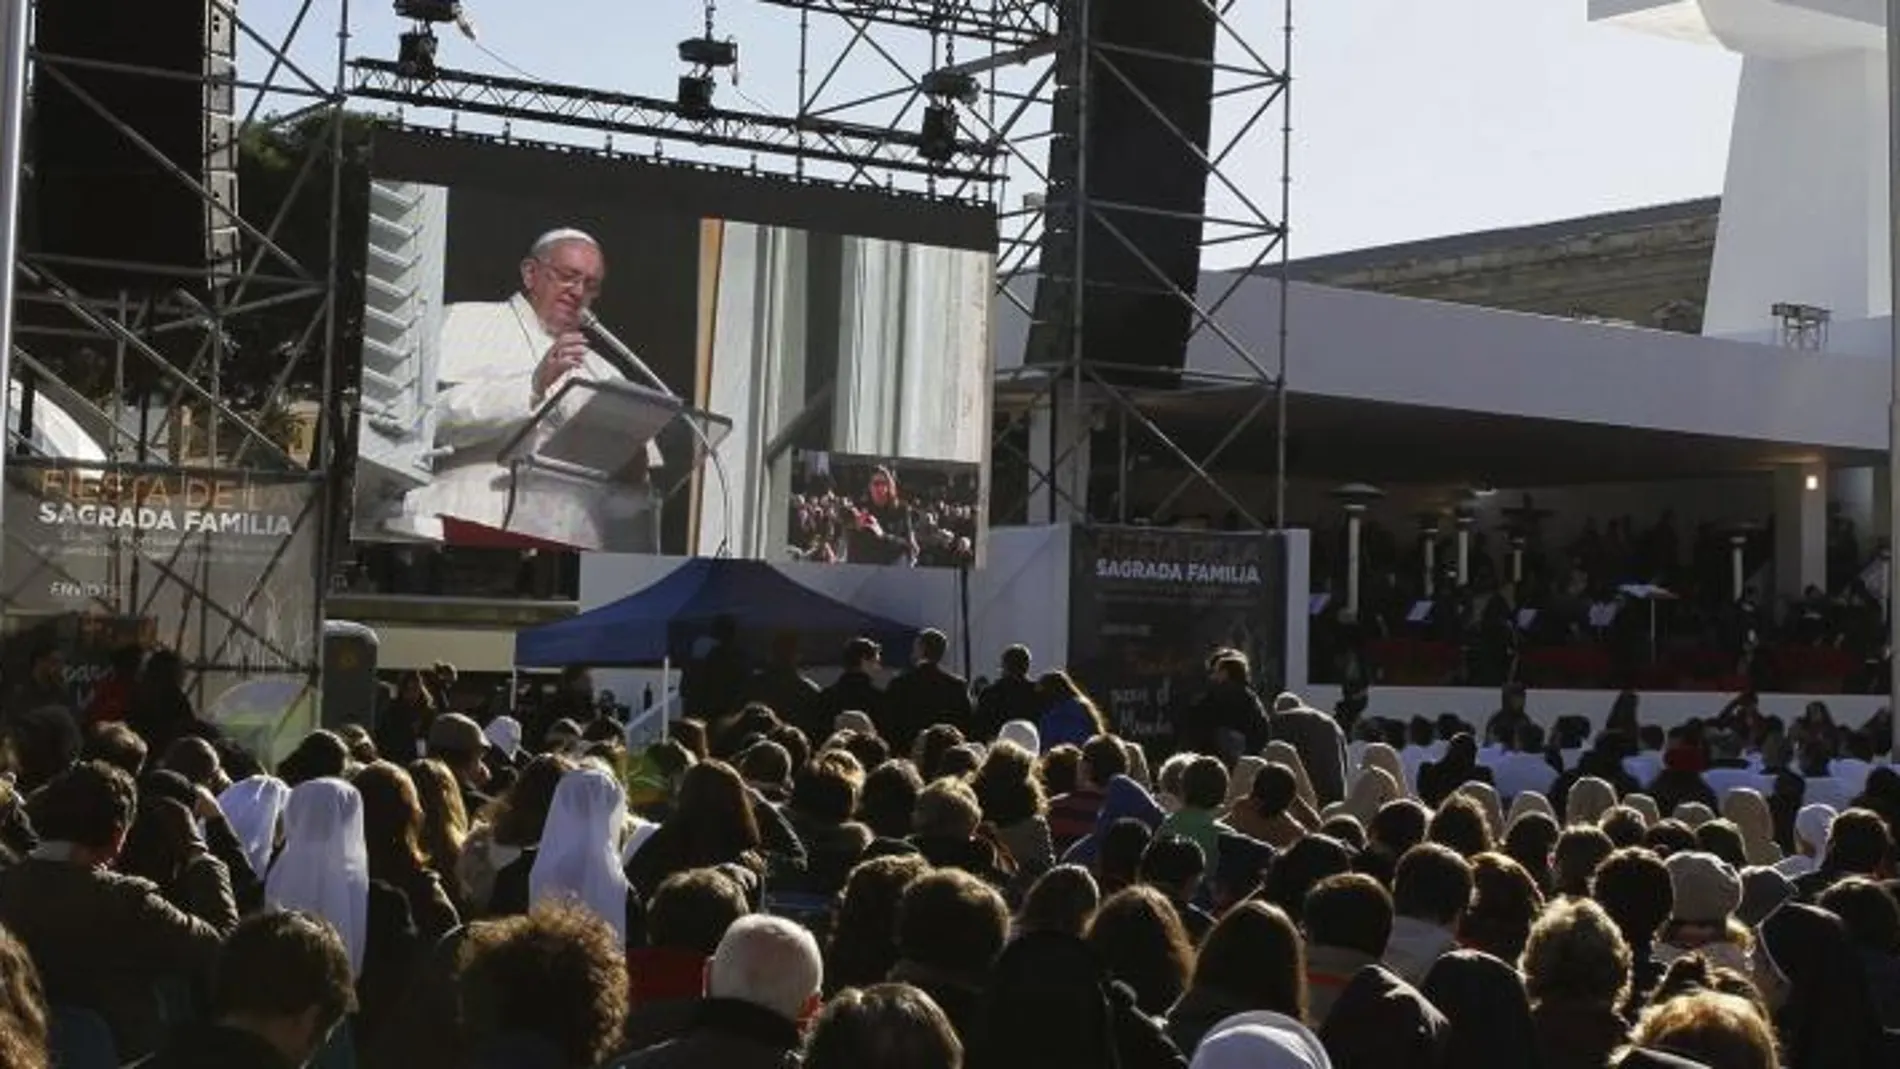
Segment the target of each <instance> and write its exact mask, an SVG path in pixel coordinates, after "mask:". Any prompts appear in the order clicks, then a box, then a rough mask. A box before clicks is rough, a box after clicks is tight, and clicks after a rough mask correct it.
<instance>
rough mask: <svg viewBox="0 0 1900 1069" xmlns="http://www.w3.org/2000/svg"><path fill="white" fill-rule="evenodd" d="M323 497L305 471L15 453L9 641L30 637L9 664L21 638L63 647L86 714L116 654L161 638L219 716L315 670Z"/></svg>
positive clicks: (5, 573) (5, 603) (6, 600)
mask: <svg viewBox="0 0 1900 1069" xmlns="http://www.w3.org/2000/svg"><path fill="white" fill-rule="evenodd" d="M321 501H322V487H321V484H320V483H319V482H318V481H316V480H315V479H313V478H312V477H311V476H309V475H304V474H299V473H294V472H292V473H285V474H282V475H276V474H260V473H255V472H230V473H217V472H201V471H186V470H180V469H158V468H149V467H139V468H133V467H129V466H123V465H121V466H106V465H97V464H73V463H71V462H65V461H60V462H47V461H39V460H33V459H26V458H21V459H14V460H10V461H9V462H8V464H7V469H6V524H5V530H4V537H5V551H4V554H3V555H0V577H3V581H4V588H0V613H4V615H5V630H6V632H7V633H8V634H9V635H11V636H16V637H28V636H31V637H30V638H29V640H28V641H27V642H14V641H9V643H8V646H9V650H8V653H9V668H10V669H12V668H14V667H15V663H14V662H15V661H16V659H17V658H18V657H19V656H21V650H20V647H22V646H24V645H30V644H35V643H37V642H39V641H50V642H53V643H55V644H57V645H58V646H59V647H60V648H61V650H62V652H64V654H65V657H66V661H67V672H68V682H69V683H70V684H71V685H72V687H73V700H74V703H75V706H76V707H77V708H81V709H83V708H84V707H85V705H86V703H87V702H88V701H89V700H90V693H91V691H92V689H93V687H94V686H95V685H96V684H97V682H98V680H99V678H101V677H102V676H103V675H104V674H105V671H106V669H107V665H108V662H109V660H110V657H111V655H112V653H113V651H114V650H117V649H119V648H121V647H123V646H126V645H130V644H133V643H137V644H139V645H142V646H145V647H147V648H152V647H164V648H166V649H170V650H173V651H175V652H177V653H178V655H179V656H180V657H181V658H183V659H184V661H185V663H186V664H187V665H188V666H191V667H193V668H195V669H198V670H199V672H202V673H203V677H204V678H203V680H202V682H203V684H204V685H203V686H202V687H201V688H198V691H197V692H198V694H199V701H200V704H201V708H200V715H203V716H206V717H207V718H209V719H222V716H221V712H220V709H219V708H218V707H217V706H218V703H219V702H220V701H221V700H222V699H224V698H225V697H226V695H227V693H229V692H233V691H238V690H240V689H242V688H241V687H240V684H241V683H242V682H243V681H244V680H246V679H251V678H254V677H258V676H277V677H301V678H307V677H308V675H309V673H310V672H311V671H312V670H313V669H314V667H315V665H316V663H317V660H318V652H319V648H320V644H321V636H322V624H321V621H320V620H319V618H318V616H317V612H318V602H317V597H318V576H317V569H318V567H319V564H318V560H319V554H318V546H319V538H320V533H319V529H320V527H321V524H320V523H319V519H320V517H319V515H318V509H319V508H320V507H321V504H320V502H321ZM15 678H17V677H15ZM251 689H255V688H251ZM245 700H248V699H245ZM226 711H227V712H228V710H226Z"/></svg>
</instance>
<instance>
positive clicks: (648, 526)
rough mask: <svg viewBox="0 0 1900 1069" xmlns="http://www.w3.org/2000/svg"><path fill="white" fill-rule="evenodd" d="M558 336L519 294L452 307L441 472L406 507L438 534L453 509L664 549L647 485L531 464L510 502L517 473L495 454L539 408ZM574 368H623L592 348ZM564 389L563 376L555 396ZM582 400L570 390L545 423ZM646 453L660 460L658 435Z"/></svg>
mask: <svg viewBox="0 0 1900 1069" xmlns="http://www.w3.org/2000/svg"><path fill="white" fill-rule="evenodd" d="M554 342H555V339H554V338H553V337H552V336H551V335H549V334H548V333H547V331H546V330H544V329H542V326H541V320H540V318H539V317H537V316H536V315H535V313H534V308H533V307H532V306H531V305H530V304H529V303H528V299H527V298H526V297H525V296H522V295H520V294H516V295H515V296H514V297H511V298H509V299H508V300H506V301H500V302H481V303H476V302H465V303H461V304H452V305H449V306H448V307H447V308H446V309H444V312H443V321H442V345H441V349H440V352H441V357H440V362H439V365H438V368H437V372H436V380H437V393H436V403H435V412H436V428H435V446H436V449H437V450H438V454H439V455H438V456H437V458H436V463H435V478H434V480H433V481H432V482H430V483H429V484H428V485H427V486H423V487H420V488H418V489H416V490H414V491H412V492H410V494H409V496H408V499H407V501H406V502H405V506H404V511H405V512H407V513H409V514H410V516H411V517H413V522H414V523H415V526H416V530H417V533H419V534H423V535H425V536H428V537H433V538H437V539H440V538H441V537H442V524H441V517H453V518H455V519H458V520H465V521H468V522H470V523H476V524H481V525H482V526H485V527H490V528H494V529H496V530H504V531H508V532H510V533H512V534H518V535H524V536H527V537H530V538H536V539H542V540H545V541H549V542H558V543H560V544H562V545H566V546H572V547H574V548H576V549H589V550H612V551H617V552H646V553H653V552H658V551H659V508H658V500H657V498H656V497H655V496H654V495H653V494H652V493H650V492H649V491H648V490H647V489H645V488H643V487H635V486H628V485H617V486H613V487H601V486H599V485H597V484H587V483H582V482H579V481H576V480H572V479H567V478H563V477H561V476H556V475H552V474H546V473H540V472H524V473H523V475H522V477H521V485H520V486H519V487H517V488H516V489H515V494H514V502H513V507H512V509H511V508H510V505H509V485H510V483H511V482H512V481H513V479H514V476H513V475H512V474H510V472H509V470H508V469H507V468H506V467H503V466H502V465H501V464H500V463H499V462H498V459H497V457H498V455H499V453H500V451H501V449H502V447H503V446H504V445H506V444H507V443H508V441H509V440H510V439H511V438H513V437H514V436H515V435H516V434H518V433H520V431H521V429H522V428H523V427H524V426H526V425H527V424H528V423H529V422H530V421H531V420H532V419H533V417H534V414H535V397H534V374H535V369H536V368H537V367H539V366H540V363H541V359H542V357H543V356H545V355H546V354H547V351H548V349H549V348H550V347H552V346H553V345H554ZM575 374H576V375H579V376H584V377H586V378H590V379H596V380H605V379H614V378H618V377H619V375H618V374H617V373H616V372H615V370H614V368H613V365H611V364H609V363H607V361H605V360H604V359H602V358H601V357H600V355H599V354H598V353H595V352H593V351H592V350H591V349H590V350H589V351H588V353H587V358H586V365H585V368H584V370H582V371H580V372H576V373H575ZM559 388H560V386H559V384H558V383H557V384H556V385H555V388H554V389H553V390H550V391H549V396H553V395H554V394H555V393H557V392H558V391H559ZM582 400H584V395H583V394H581V393H579V392H572V393H570V394H569V395H568V398H567V401H566V403H565V404H564V405H563V409H562V410H560V411H556V412H554V413H551V418H548V419H544V420H543V422H542V425H541V427H540V428H539V430H540V432H541V433H546V432H547V431H549V430H551V429H552V428H553V427H554V426H558V425H559V423H560V421H561V420H563V419H565V418H569V417H571V416H572V414H573V409H574V408H577V407H578V406H579V403H580V402H581V401H582ZM639 448H640V447H639V443H636V442H631V441H630V442H628V443H627V451H628V460H629V462H632V461H635V460H637V459H638V457H639ZM646 457H647V465H648V467H649V468H650V469H651V468H657V467H659V465H660V464H661V457H660V453H659V449H658V447H657V446H655V445H654V444H653V443H651V442H649V443H647V446H646Z"/></svg>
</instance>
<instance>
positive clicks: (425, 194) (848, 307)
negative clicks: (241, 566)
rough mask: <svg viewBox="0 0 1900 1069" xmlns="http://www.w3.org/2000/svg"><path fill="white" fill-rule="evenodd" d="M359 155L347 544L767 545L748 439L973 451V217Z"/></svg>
mask: <svg viewBox="0 0 1900 1069" xmlns="http://www.w3.org/2000/svg"><path fill="white" fill-rule="evenodd" d="M392 136H394V135H392ZM378 148H379V151H378V154H377V160H378V172H377V173H378V177H377V179H376V180H375V181H374V182H373V183H372V195H371V201H372V204H373V205H375V206H376V207H375V213H376V214H375V220H374V225H372V226H371V227H370V229H369V239H368V240H369V242H370V253H371V255H370V257H369V263H370V270H371V275H372V279H371V281H372V283H373V284H372V285H370V286H368V287H367V290H366V294H367V298H366V299H367V301H368V310H367V311H366V328H365V329H366V334H367V339H366V342H365V349H364V351H365V358H364V362H363V368H364V371H363V376H362V381H361V390H362V394H363V397H364V403H363V405H362V407H361V411H360V416H359V435H358V440H359V445H358V458H357V465H356V481H355V499H356V500H355V508H354V510H353V513H352V516H353V533H354V535H355V537H356V538H357V539H358V540H360V541H365V542H409V543H420V544H423V545H432V546H451V547H486V548H493V547H502V548H509V547H512V548H533V549H539V550H550V549H561V550H581V551H600V552H615V553H664V554H669V555H692V554H694V553H701V554H706V555H713V554H718V553H724V554H731V555H737V556H746V557H753V558H766V557H778V556H779V555H780V553H781V551H782V548H783V547H782V546H781V545H778V544H774V543H775V539H776V538H777V537H778V536H779V535H780V532H778V531H777V530H776V527H777V523H776V521H777V520H778V519H779V518H780V517H782V516H783V515H784V511H783V510H784V508H785V503H786V501H787V499H788V498H789V496H790V493H791V491H790V488H789V487H788V486H786V485H784V483H783V481H782V479H783V476H781V475H779V474H777V473H779V472H782V471H784V467H783V465H780V464H775V463H774V461H775V460H776V459H777V455H776V454H767V453H766V452H765V445H764V444H765V443H768V442H781V443H783V444H782V445H780V446H776V447H774V448H780V449H789V450H800V449H810V450H818V451H832V452H846V453H862V454H867V455H869V454H878V455H888V456H895V457H903V458H917V457H930V458H941V459H946V460H955V461H958V462H962V463H966V464H971V465H975V464H977V463H979V462H981V460H982V459H983V451H984V447H985V445H986V440H985V439H986V436H985V435H984V434H982V433H981V432H980V431H979V430H977V429H976V428H983V427H987V426H988V425H989V414H988V412H989V409H988V406H989V382H990V374H989V365H990V352H989V334H988V323H989V318H990V316H989V303H990V300H991V294H992V291H993V280H994V273H995V272H994V254H993V252H992V251H991V248H992V247H993V244H994V234H993V230H994V222H993V220H991V221H990V223H989V229H988V230H987V231H982V232H977V233H963V232H961V231H959V230H958V229H957V228H958V227H962V228H963V230H966V231H967V230H969V229H970V228H969V227H968V226H967V224H965V223H964V222H963V221H962V219H961V216H958V217H957V218H954V219H952V220H951V221H950V223H947V224H946V223H945V222H944V221H943V219H942V218H941V217H942V216H943V215H944V213H946V212H950V213H953V214H954V213H956V212H958V211H959V210H958V209H952V208H933V209H922V208H918V207H917V206H915V205H902V206H900V205H897V204H896V202H892V201H889V200H887V199H879V198H877V197H875V196H870V197H869V198H868V199H866V198H859V199H856V200H852V201H850V203H849V204H848V205H845V204H844V203H843V202H842V201H839V200H838V199H837V198H832V199H826V200H823V202H822V204H821V205H819V206H818V207H814V206H813V205H814V204H816V203H817V202H816V201H814V200H813V199H812V198H813V197H814V196H815V194H813V193H812V192H811V191H810V190H800V189H798V188H796V187H793V188H790V189H784V188H780V187H778V186H775V185H773V184H772V183H770V182H769V181H768V180H767V179H763V178H761V179H755V180H751V181H750V182H749V184H742V185H741V186H740V187H738V193H739V194H743V193H745V192H747V191H750V193H752V194H753V195H752V196H743V195H736V194H735V195H726V196H724V197H721V196H719V195H717V191H714V192H712V193H709V192H707V191H706V190H705V189H704V188H702V187H701V186H699V185H694V184H691V183H684V182H683V180H682V178H681V177H680V175H679V174H678V173H677V172H676V171H675V170H673V169H669V168H665V167H657V166H652V165H648V164H644V163H641V162H639V161H617V162H615V163H613V164H611V165H607V164H602V165H601V166H603V167H605V168H606V169H605V170H603V171H602V172H601V176H602V178H603V179H611V181H603V183H601V184H597V185H593V186H590V187H587V188H582V189H574V188H570V185H571V183H572V182H573V181H574V176H573V174H572V173H571V172H573V171H574V170H575V165H574V161H573V160H572V159H570V158H569V157H567V156H564V155H559V154H553V153H547V152H537V151H534V150H530V149H525V148H517V149H514V150H502V149H498V148H491V149H489V150H488V151H487V153H486V154H484V155H481V156H479V157H472V158H471V159H470V160H468V161H455V160H450V159H449V158H448V157H447V156H445V155H444V154H445V153H447V152H449V151H450V149H448V148H446V147H444V146H441V145H429V146H424V147H423V148H421V149H419V150H415V151H414V152H413V154H412V155H410V156H404V155H403V154H402V153H400V152H397V153H395V154H393V155H389V154H385V153H383V152H382V151H381V148H382V143H381V142H379V145H378ZM458 162H462V163H465V164H466V165H465V166H457V165H456V164H457V163H458ZM564 183H566V184H564ZM821 208H822V210H820V209H821ZM900 212H901V213H902V214H899V213H900ZM933 212H934V213H935V214H934V215H933ZM953 241H961V242H964V243H965V244H950V243H948V242H953ZM979 241H980V244H979ZM875 324H883V326H882V327H881V328H879V327H878V326H876V325H875ZM633 391H643V392H638V393H635V392H633ZM607 394H612V395H613V396H606V395H607ZM675 413H677V415H675ZM669 417H671V418H670V419H669ZM636 425H637V426H638V427H639V428H641V429H640V430H639V433H638V434H637V435H636V434H635V433H634V431H633V430H631V429H630V428H632V427H634V426H636ZM708 454H713V456H712V457H709V456H708ZM755 454H758V455H756V456H755ZM715 461H716V462H715ZM755 488H761V492H755ZM964 533H965V534H967V535H968V536H969V537H971V538H972V540H973V541H974V532H973V531H971V532H964ZM920 549H922V550H928V551H929V552H930V553H932V554H939V555H941V554H943V553H954V547H950V548H947V549H944V548H940V547H934V546H923V547H920Z"/></svg>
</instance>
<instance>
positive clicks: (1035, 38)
mask: <svg viewBox="0 0 1900 1069" xmlns="http://www.w3.org/2000/svg"><path fill="white" fill-rule="evenodd" d="M764 2H765V3H768V4H772V5H774V6H777V7H789V8H797V9H799V10H802V11H810V12H816V13H819V14H825V15H838V16H843V17H849V18H853V19H860V20H863V21H864V22H867V23H881V24H883V25H886V26H901V27H904V28H907V29H912V30H925V31H932V32H938V33H947V34H954V35H956V36H958V37H964V38H968V39H970V40H973V41H984V42H988V43H990V44H995V45H1003V46H1008V47H1017V48H1020V47H1023V46H1027V45H1033V44H1037V43H1039V42H1042V41H1046V40H1049V39H1050V38H1053V37H1054V36H1055V35H1056V18H1055V7H1054V5H1052V4H1050V3H1049V2H1048V0H764Z"/></svg>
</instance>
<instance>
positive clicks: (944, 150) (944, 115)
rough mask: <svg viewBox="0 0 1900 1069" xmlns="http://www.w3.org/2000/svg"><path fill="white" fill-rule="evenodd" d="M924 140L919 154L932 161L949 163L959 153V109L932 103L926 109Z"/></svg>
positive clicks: (918, 146)
mask: <svg viewBox="0 0 1900 1069" xmlns="http://www.w3.org/2000/svg"><path fill="white" fill-rule="evenodd" d="M919 133H920V134H921V135H922V140H921V141H920V142H919V143H918V145H917V154H918V155H919V156H922V157H923V158H924V159H926V160H929V161H930V162H932V163H949V162H950V161H951V160H953V159H955V158H956V155H957V109H955V108H953V107H951V106H950V105H948V104H932V105H930V106H929V107H927V108H925V109H924V125H923V129H922V130H921V131H919Z"/></svg>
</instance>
